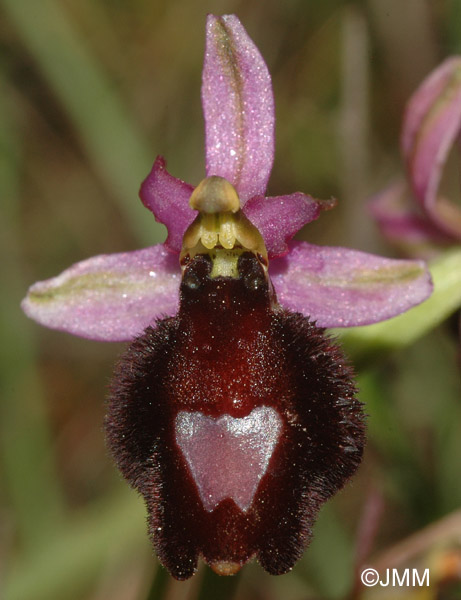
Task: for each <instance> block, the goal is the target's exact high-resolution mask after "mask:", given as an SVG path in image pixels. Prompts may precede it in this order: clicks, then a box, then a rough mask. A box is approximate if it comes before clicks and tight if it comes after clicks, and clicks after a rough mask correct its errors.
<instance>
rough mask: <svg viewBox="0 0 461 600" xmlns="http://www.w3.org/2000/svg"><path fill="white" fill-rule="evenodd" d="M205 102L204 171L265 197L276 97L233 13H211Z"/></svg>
mask: <svg viewBox="0 0 461 600" xmlns="http://www.w3.org/2000/svg"><path fill="white" fill-rule="evenodd" d="M202 104H203V112H204V116H205V134H206V172H207V175H208V176H210V175H220V176H221V177H225V178H226V179H227V180H228V181H230V182H231V183H232V184H233V185H234V186H235V188H236V189H237V191H238V193H239V196H240V199H241V200H242V204H244V203H245V202H246V200H248V199H249V198H251V197H252V196H257V195H263V194H264V192H265V190H266V186H267V181H268V179H269V175H270V172H271V169H272V162H273V159H274V124H275V116H274V99H273V95H272V86H271V78H270V75H269V71H268V70H267V66H266V64H265V62H264V60H263V58H262V56H261V54H260V53H259V50H258V49H257V48H256V46H255V45H254V43H253V42H252V40H251V39H250V38H249V36H248V34H247V32H246V31H245V29H244V28H243V26H242V24H241V23H240V21H239V20H238V19H237V17H236V16H234V15H225V16H223V17H215V16H214V15H208V20H207V38H206V52H205V63H204V67H203V83H202Z"/></svg>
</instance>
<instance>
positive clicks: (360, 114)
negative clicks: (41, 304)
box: [0, 0, 461, 600]
mask: <svg viewBox="0 0 461 600" xmlns="http://www.w3.org/2000/svg"><path fill="white" fill-rule="evenodd" d="M207 12H213V13H215V14H224V13H236V14H237V15H238V16H239V18H240V19H241V21H242V22H243V24H244V25H245V27H246V28H247V30H248V32H249V33H250V35H251V37H252V38H253V39H254V41H255V42H256V44H257V45H258V47H259V48H260V50H261V52H262V54H263V56H264V57H265V59H266V61H267V63H268V65H269V69H270V71H271V73H272V76H273V82H274V91H275V98H276V109H277V123H278V125H277V146H276V161H275V166H274V171H273V175H272V178H271V181H270V186H269V192H270V193H271V194H272V195H275V194H278V193H288V192H290V191H295V190H298V189H299V190H303V191H306V192H309V193H311V194H313V195H315V196H317V197H326V198H328V197H330V196H335V197H337V198H338V199H339V207H338V208H337V209H336V210H335V211H332V212H330V213H328V214H325V215H323V216H322V218H321V219H320V221H319V222H317V223H315V224H313V225H310V226H309V228H308V229H307V230H306V231H305V232H302V234H301V237H304V239H309V240H311V241H314V242H316V243H324V244H333V245H346V246H351V247H357V248H360V249H363V250H368V251H373V252H378V253H379V252H381V253H383V254H387V255H391V254H392V252H393V251H392V249H391V248H389V247H386V245H385V243H384V242H383V241H382V240H381V239H380V238H379V235H378V233H377V230H376V229H375V227H374V225H373V223H372V221H371V220H370V218H369V216H368V213H367V209H366V199H367V197H369V196H370V195H371V194H373V193H375V192H376V191H378V190H379V189H381V188H382V187H383V186H384V185H386V184H387V183H389V182H390V181H391V180H392V178H394V177H395V176H397V175H398V174H400V173H401V170H402V167H401V164H400V158H399V149H398V139H399V129H400V124H401V117H402V110H403V108H404V105H405V102H406V100H407V99H408V97H409V95H410V94H411V93H412V91H413V90H414V89H415V87H416V86H417V84H418V83H419V82H420V81H421V80H422V78H423V77H424V76H425V75H426V74H427V73H428V72H429V71H430V70H431V69H432V68H434V67H435V66H436V65H437V64H438V62H440V61H441V60H442V59H443V58H444V57H446V56H447V55H449V54H453V53H456V52H461V1H460V0H432V1H431V0H405V1H404V2H402V1H401V0H362V1H355V2H353V1H350V2H347V1H343V0H322V2H319V1H316V0H284V1H283V2H282V1H280V0H266V1H265V2H258V1H253V2H251V1H248V0H245V1H243V0H240V1H239V0H221V1H219V0H216V1H211V0H210V1H207V0H131V1H130V0H40V1H38V0H0V43H1V55H0V56H1V58H0V86H1V90H0V152H1V154H0V158H1V160H0V194H1V210H2V215H1V219H0V231H1V238H0V240H1V266H2V272H3V277H2V280H3V285H2V292H1V294H0V309H1V314H0V324H1V345H0V354H1V362H0V377H1V382H0V386H1V404H0V476H1V482H2V484H1V487H0V598H5V599H6V600H42V599H43V600H55V599H56V600H62V599H63V598H65V599H66V600H74V599H75V600H83V599H85V600H109V599H110V600H147V599H151V600H152V599H162V598H168V599H169V600H182V599H184V600H186V599H187V600H193V599H194V600H195V599H199V598H203V599H207V600H208V599H210V598H220V599H221V598H223V599H226V598H235V599H238V600H246V599H261V600H263V599H264V600H266V599H267V600H272V599H274V600H275V599H278V598H283V599H284V600H301V599H314V598H325V599H339V598H365V599H369V598H370V599H372V598H391V597H392V598H405V599H407V598H408V599H409V600H416V599H417V600H429V599H435V598H440V599H447V600H448V599H451V598H459V597H461V588H460V583H459V581H460V573H461V512H458V511H459V510H460V506H461V476H460V475H461V473H460V466H461V403H460V401H461V385H460V381H459V376H458V368H459V362H460V351H459V330H458V318H457V316H456V314H454V315H452V316H451V317H449V318H448V319H445V317H447V316H448V314H449V313H450V312H453V311H454V310H455V308H456V304H458V306H459V303H460V301H459V297H458V296H456V298H458V299H456V298H455V300H453V299H452V300H451V301H450V302H448V305H449V306H448V308H446V309H444V310H443V311H441V312H440V311H439V313H438V316H437V318H434V319H431V318H430V317H428V315H427V313H424V311H423V312H420V313H415V314H416V317H414V318H413V321H414V322H416V323H417V326H416V328H415V329H413V330H412V332H413V333H412V335H409V336H407V337H405V336H403V338H402V340H403V341H402V342H401V343H398V342H399V330H400V324H399V323H400V322H397V323H398V324H397V325H394V333H393V334H392V335H391V339H390V341H388V343H386V344H380V339H381V337H380V336H382V335H384V334H385V333H386V331H390V330H392V324H391V325H389V326H388V325H386V324H383V326H382V327H381V329H379V326H376V327H378V329H377V330H373V329H372V328H369V329H368V328H366V329H367V330H368V331H369V332H371V333H367V332H366V331H364V332H363V334H362V333H360V332H359V333H358V334H357V332H355V333H354V332H353V331H352V332H350V333H349V334H346V335H345V336H344V340H345V342H346V344H347V347H348V348H349V349H350V351H351V353H352V355H353V356H355V358H357V361H358V362H357V366H358V369H359V385H360V388H361V398H362V399H363V401H364V402H365V403H366V411H367V413H368V414H369V443H368V448H367V452H366V456H365V460H364V462H363V465H362V467H361V469H360V471H359V474H358V475H357V476H356V477H355V478H354V480H353V481H352V483H351V484H349V485H348V486H347V487H346V489H345V490H344V491H343V492H342V493H340V494H339V495H338V496H337V497H336V498H335V499H334V500H333V501H331V502H329V503H328V505H327V506H326V507H325V508H324V510H323V511H322V513H321V515H320V518H319V520H318V523H317V526H316V531H315V538H314V542H313V543H312V545H311V547H310V548H309V549H308V550H307V552H306V553H305V555H304V558H303V559H302V560H301V562H300V564H298V566H297V567H296V568H295V569H294V571H293V572H292V573H290V574H288V575H285V576H283V577H278V578H273V577H270V576H268V575H266V574H265V573H264V572H263V571H262V570H261V569H260V568H259V567H258V566H257V565H250V566H248V567H246V568H245V569H243V571H242V572H241V574H240V575H239V576H237V577H234V578H227V579H226V578H222V579H219V578H218V577H216V576H214V575H212V574H211V573H210V572H209V570H207V569H204V568H201V569H200V570H199V573H198V575H197V576H196V577H195V578H193V579H192V580H190V581H187V582H175V581H173V580H172V579H171V578H170V577H169V576H168V575H167V574H166V573H165V571H163V569H161V568H160V567H159V566H158V564H157V561H156V559H155V558H154V557H153V556H152V552H151V549H150V547H149V545H148V542H147V537H146V535H145V516H144V508H143V506H142V502H141V500H140V499H138V498H137V497H136V495H135V493H134V492H132V491H130V490H129V489H128V487H127V486H126V485H125V484H124V483H123V482H122V481H120V477H119V475H118V473H117V471H116V470H115V468H114V466H113V465H112V462H111V460H110V458H109V457H108V454H107V451H106V449H105V446H104V435H103V432H102V420H103V414H104V397H105V394H106V387H107V383H108V380H109V378H110V375H111V370H112V364H113V362H114V360H115V359H116V357H117V356H118V355H119V353H120V352H121V351H122V349H123V346H122V345H118V344H112V345H110V344H100V343H96V342H89V341H85V340H80V339H77V338H72V337H71V336H67V335H65V334H62V333H58V332H54V331H48V330H45V329H42V328H40V327H39V326H37V325H35V324H34V323H32V322H29V321H28V320H27V319H26V318H25V317H24V316H23V315H22V313H21V312H20V309H19V302H20V300H21V298H22V297H23V296H24V294H25V291H26V289H27V287H28V285H29V284H31V283H32V282H33V281H35V280H39V279H45V278H47V277H50V276H53V275H55V274H56V273H58V272H59V271H61V270H62V269H64V268H65V267H67V266H68V265H69V264H71V263H73V262H76V261H78V260H81V259H83V258H86V257H89V256H92V255H94V254H97V253H108V252H115V251H123V250H131V249H135V248H138V247H141V246H146V245H150V244H153V243H158V242H160V241H162V240H163V239H164V231H163V227H162V226H160V225H158V224H156V223H155V221H154V219H153V218H152V217H151V216H150V215H149V214H147V213H146V211H145V209H144V208H143V207H142V206H141V203H140V202H139V200H138V199H137V190H138V188H139V184H140V182H141V181H142V179H143V178H144V177H145V176H146V174H147V173H148V171H149V169H150V167H151V164H152V162H153V160H154V158H155V156H156V154H162V155H164V156H165V157H166V158H167V160H168V164H169V169H170V171H171V172H172V173H173V174H174V175H175V176H177V177H181V178H183V179H185V180H186V181H190V182H192V183H197V182H198V181H200V180H201V179H202V177H203V173H204V156H203V123H202V116H201V106H200V76H201V67H202V58H203V48H204V25H205V15H206V13H207ZM454 164H455V165H456V171H458V169H457V167H458V166H459V160H455V159H454ZM447 185H452V184H451V183H450V182H448V183H447ZM455 187H456V188H457V189H456V191H455V194H456V196H459V181H456V185H455ZM457 260H458V262H456V260H455V262H454V263H452V264H454V265H458V267H459V265H460V261H459V254H458V259H457ZM448 264H450V263H448ZM455 268H456V266H455ZM450 269H451V271H453V268H452V267H450V266H448V267H447V266H446V264H445V271H444V272H443V273H442V274H441V275H440V278H441V279H440V281H441V282H442V283H443V281H445V279H446V276H448V275H449V271H450ZM442 271H443V269H442ZM444 273H445V274H444ZM447 273H448V275H447ZM444 278H445V279H444ZM442 280H443V281H442ZM442 287H443V286H442ZM449 294H451V296H450V297H451V298H454V296H453V294H452V292H451V291H450V290H449ZM438 302H439V296H437V297H436V299H435V301H434V306H436V307H437V306H438V304H437V303H438ZM442 317H443V318H442ZM443 319H445V320H444V322H443V323H441V324H439V322H440V321H442V320H443ZM436 325H437V326H436ZM389 327H390V328H391V329H390V330H389ZM386 328H387V329H386ZM403 331H404V327H403V328H402V332H403ZM383 332H384V334H383ZM354 335H355V337H354ZM348 336H349V337H348ZM381 341H382V339H381ZM410 342H412V343H411V344H410ZM377 349H378V350H379V352H377V351H376V350H377ZM384 350H385V352H384ZM368 563H369V564H373V565H379V566H380V567H382V568H386V567H388V566H395V565H397V566H398V567H399V568H401V569H403V568H404V567H408V566H410V567H413V566H417V567H418V568H421V569H422V568H423V567H424V568H426V567H430V569H431V587H430V589H425V588H421V589H413V590H411V589H407V590H405V589H401V590H397V589H392V588H387V589H386V588H381V589H377V588H368V589H367V588H361V587H360V586H358V585H357V573H358V572H359V569H360V566H361V565H363V564H368Z"/></svg>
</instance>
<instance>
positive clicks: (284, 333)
mask: <svg viewBox="0 0 461 600" xmlns="http://www.w3.org/2000/svg"><path fill="white" fill-rule="evenodd" d="M202 100H203V108H204V114H205V127H206V178H205V179H204V180H203V181H202V182H201V183H200V184H199V185H198V186H197V187H195V188H194V187H193V186H191V185H189V184H187V183H185V182H183V181H181V180H179V179H176V178H174V177H173V176H172V175H170V174H169V173H168V172H167V170H166V166H165V161H164V160H163V158H160V157H159V158H157V159H156V161H155V163H154V166H153V168H152V171H151V173H150V174H149V176H148V177H147V179H146V180H145V181H144V183H143V184H142V186H141V192H140V195H141V199H142V201H143V203H144V204H145V206H146V207H147V208H148V209H150V210H151V211H152V212H153V213H154V215H155V217H156V219H157V220H158V221H160V222H161V223H164V224H165V225H166V227H167V229H168V237H167V240H166V242H165V243H164V244H162V245H158V246H153V247H151V248H146V249H144V250H139V251H135V252H129V253H123V254H115V255H105V256H98V257H95V258H92V259H90V260H86V261H83V262H81V263H78V264H77V265H74V266H72V267H71V268H70V269H68V270H66V271H64V273H62V274H61V275H59V276H58V277H55V278H53V279H50V280H48V281H44V282H40V283H36V284H35V285H33V286H32V287H31V288H30V290H29V294H28V296H27V298H26V299H25V300H24V303H23V308H24V310H25V312H26V313H27V314H28V315H29V316H31V317H32V318H34V319H35V320H37V321H38V322H40V323H42V324H44V325H47V326H48V327H52V328H56V329H61V330H64V331H68V332H70V333H73V334H76V335H80V336H83V337H88V338H91V339H96V340H106V341H120V340H128V341H130V342H131V344H130V345H129V347H128V349H127V351H126V353H125V355H124V356H123V357H122V358H121V360H120V362H119V364H118V366H117V367H116V370H115V375H114V379H113V382H112V385H111V392H110V400H109V408H108V415H107V418H106V431H107V438H108V444H109V447H110V449H111V451H112V453H113V456H114V458H115V461H116V462H117V464H118V466H119V468H120V470H121V472H122V473H123V475H124V476H125V477H126V479H127V480H128V481H129V482H130V484H131V485H132V486H133V487H134V488H136V489H137V490H138V491H139V492H140V493H141V494H142V495H143V497H144V499H145V502H146V505H147V510H148V515H149V517H148V524H149V534H150V537H151V539H152V542H153V544H154V546H155V549H156V551H157V554H158V555H159V558H160V560H161V562H162V563H163V565H164V566H165V567H166V568H167V569H168V570H169V571H170V573H171V574H172V575H173V576H174V577H176V578H178V579H185V578H187V577H190V576H191V575H192V574H193V573H194V572H195V570H196V566H197V560H198V558H199V557H200V556H201V557H202V558H203V559H204V560H205V561H206V562H207V563H208V564H209V565H210V566H211V567H212V568H213V569H214V570H215V571H216V572H217V573H220V574H225V575H229V574H233V573H235V572H237V571H238V570H239V569H240V568H241V566H242V565H243V564H245V563H246V562H247V561H248V560H249V559H250V558H252V557H255V556H256V557H257V558H258V560H259V561H260V563H261V565H262V566H263V567H264V568H265V569H266V570H267V571H268V572H269V573H273V574H280V573H285V572H287V571H288V570H290V569H291V568H292V567H293V565H294V564H295V563H296V561H297V560H298V558H299V557H300V556H301V555H302V553H303V551H304V549H305V547H306V546H307V544H308V542H309V540H310V537H311V535H312V526H313V523H314V520H315V517H316V514H317V512H318V510H319V508H320V506H321V505H322V503H323V502H324V501H325V500H327V499H328V498H329V497H331V496H332V495H333V494H334V493H335V492H336V491H337V490H339V489H340V488H341V487H342V486H343V485H344V484H345V482H346V481H347V480H348V479H349V477H350V476H351V475H352V474H353V473H354V472H355V470H356V469H357V467H358V465H359V463H360V460H361V456H362V450H363V445H364V437H365V434H364V429H365V426H364V417H363V414H362V410H361V404H360V402H359V401H358V400H357V399H356V389H355V385H354V378H353V373H352V369H351V367H350V366H348V361H347V360H346V359H345V357H344V355H343V353H342V351H341V350H340V348H339V347H338V345H337V344H336V342H334V340H332V339H331V338H330V337H328V336H327V335H325V331H324V328H325V327H348V326H353V325H364V324H368V323H374V322H377V321H380V320H383V319H387V318H390V317H392V316H394V315H397V314H399V313H401V312H403V311H405V310H407V309H409V308H411V307H412V306H414V305H416V304H418V303H420V302H422V301H423V300H424V299H425V298H427V297H428V296H429V295H430V293H431V281H430V276H429V274H428V271H427V270H426V268H425V265H424V263H423V262H421V261H411V260H391V259H386V258H381V257H378V256H372V255H369V254H365V253H363V252H359V251H356V250H351V249H347V248H338V247H319V246H314V245H312V244H309V243H306V242H293V241H290V240H291V238H292V237H293V235H294V234H295V233H296V231H298V230H299V229H300V228H301V227H302V226H303V225H305V224H307V223H309V222H310V221H312V220H314V219H316V218H317V217H318V216H319V214H320V213H321V211H322V210H325V209H330V208H332V205H333V202H331V201H328V202H322V201H319V200H315V199H314V198H312V197H311V196H308V195H306V194H303V193H300V192H296V193H292V194H288V195H285V196H275V197H265V192H266V186H267V182H268V178H269V175H270V172H271V168H272V162H273V155H274V103H273V96H272V88H271V80H270V75H269V72H268V70H267V67H266V65H265V63H264V60H263V59H262V57H261V55H260V54H259V51H258V49H257V48H256V46H255V45H254V44H253V42H252V41H251V39H250V38H249V37H248V34H247V33H246V31H245V30H244V28H243V27H242V25H241V24H240V22H239V20H238V19H237V17H235V16H233V15H230V16H229V15H228V16H223V17H215V16H213V15H210V16H209V17H208V21H207V38H206V55H205V65H204V70H203V86H202ZM178 302H179V304H178ZM315 322H316V323H315Z"/></svg>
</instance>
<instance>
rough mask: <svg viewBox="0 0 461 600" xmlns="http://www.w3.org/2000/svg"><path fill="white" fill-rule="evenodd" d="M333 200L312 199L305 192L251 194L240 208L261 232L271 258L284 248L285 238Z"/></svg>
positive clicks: (325, 208) (281, 252) (333, 201)
mask: <svg viewBox="0 0 461 600" xmlns="http://www.w3.org/2000/svg"><path fill="white" fill-rule="evenodd" d="M335 204H336V201H335V200H315V199H314V198H312V197H311V196H308V195H307V194H303V193H301V192H296V193H294V194H289V195H287V196H272V197H269V198H264V196H255V197H254V198H251V199H250V200H248V202H247V203H246V204H245V209H244V212H245V214H246V216H247V217H248V218H249V219H250V221H251V222H252V223H253V224H254V225H256V227H257V228H258V229H259V231H260V233H261V234H262V236H263V238H264V242H265V244H266V248H267V251H268V253H269V257H270V258H275V257H277V256H282V255H283V254H286V253H287V252H288V245H287V242H288V240H290V239H291V238H292V237H293V236H294V234H295V233H296V232H297V231H299V230H300V229H301V227H303V226H304V225H306V224H307V223H310V222H311V221H314V220H315V219H317V218H318V217H319V215H320V212H321V211H322V210H329V209H331V208H333V207H334V206H335Z"/></svg>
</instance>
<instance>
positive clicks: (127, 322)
mask: <svg viewBox="0 0 461 600" xmlns="http://www.w3.org/2000/svg"><path fill="white" fill-rule="evenodd" d="M179 282H180V270H179V267H178V259H177V257H175V256H174V255H172V254H171V253H170V252H168V250H166V249H165V248H164V247H163V246H162V245H158V246H152V247H150V248H145V249H144V250H137V251H135V252H125V253H121V254H102V255H100V256H95V257H93V258H90V259H88V260H84V261H82V262H79V263H77V264H75V265H73V266H72V267H70V268H69V269H67V270H66V271H64V272H63V273H61V274H60V275H58V276H57V277H53V278H52V279H48V280H46V281H40V282H38V283H35V284H34V285H33V286H32V287H31V288H30V289H29V291H28V294H27V296H26V298H25V299H24V300H23V302H22V308H23V310H24V312H25V313H26V314H27V315H28V316H29V317H31V318H32V319H35V321H37V322H38V323H40V324H41V325H45V326H46V327H50V328H51V329H59V330H61V331H67V332H69V333H73V334H74V335H78V336H81V337H84V338H89V339H93V340H100V341H107V342H117V341H127V340H131V339H133V338H134V337H135V336H137V335H139V334H140V333H142V331H143V330H144V329H145V328H146V327H147V325H149V324H150V323H152V322H153V321H154V320H155V319H158V318H161V317H165V316H169V315H173V314H175V312H176V310H177V305H178V289H179Z"/></svg>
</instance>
